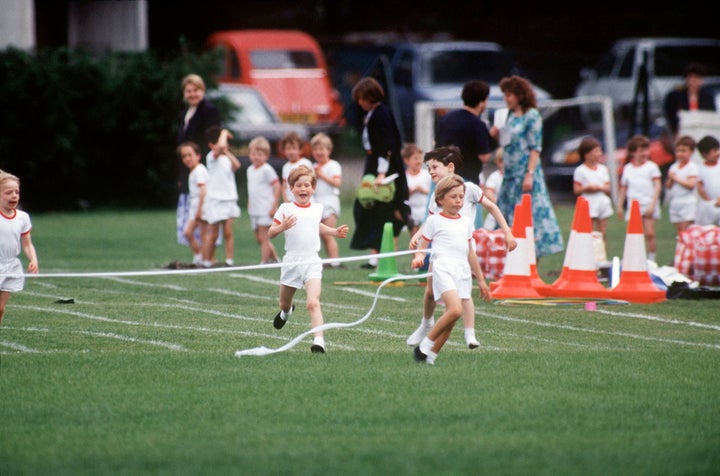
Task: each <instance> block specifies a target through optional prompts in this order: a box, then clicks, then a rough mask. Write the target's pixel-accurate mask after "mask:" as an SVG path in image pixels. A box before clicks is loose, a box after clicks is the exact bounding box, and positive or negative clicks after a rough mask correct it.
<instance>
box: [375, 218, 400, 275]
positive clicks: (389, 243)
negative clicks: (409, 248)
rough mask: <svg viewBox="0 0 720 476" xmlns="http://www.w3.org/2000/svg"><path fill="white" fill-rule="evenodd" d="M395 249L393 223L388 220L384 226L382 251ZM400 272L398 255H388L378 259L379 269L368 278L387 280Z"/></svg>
mask: <svg viewBox="0 0 720 476" xmlns="http://www.w3.org/2000/svg"><path fill="white" fill-rule="evenodd" d="M393 251H395V244H394V242H393V224H392V223H391V222H387V223H385V225H384V226H383V234H382V242H381V243H380V253H392V252H393ZM398 274H399V273H398V270H397V257H396V256H387V257H384V258H380V260H379V261H378V267H377V271H375V272H374V273H370V274H369V275H368V279H370V281H385V280H386V279H388V278H392V277H395V276H397V275H398Z"/></svg>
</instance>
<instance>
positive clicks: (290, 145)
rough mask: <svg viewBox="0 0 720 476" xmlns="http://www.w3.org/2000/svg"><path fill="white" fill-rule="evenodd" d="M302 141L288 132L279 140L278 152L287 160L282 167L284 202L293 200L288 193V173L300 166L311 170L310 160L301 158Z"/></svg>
mask: <svg viewBox="0 0 720 476" xmlns="http://www.w3.org/2000/svg"><path fill="white" fill-rule="evenodd" d="M302 149H303V140H302V138H301V137H300V135H299V134H298V133H297V132H288V133H287V134H285V136H284V137H283V138H282V139H281V140H280V150H282V153H283V155H284V156H285V158H286V159H287V162H285V163H284V164H283V166H282V196H283V200H284V201H286V202H292V201H293V200H294V199H295V198H294V197H293V194H292V192H291V191H290V182H288V177H290V172H292V171H293V170H295V169H296V168H297V167H299V166H301V165H305V166H307V167H310V168H312V167H313V165H312V162H311V161H310V159H308V158H306V157H303V156H302Z"/></svg>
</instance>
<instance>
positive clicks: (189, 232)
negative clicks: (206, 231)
mask: <svg viewBox="0 0 720 476" xmlns="http://www.w3.org/2000/svg"><path fill="white" fill-rule="evenodd" d="M196 228H197V222H196V221H195V220H194V219H192V218H191V219H189V220H188V221H187V223H186V224H185V229H184V230H183V235H184V236H185V239H186V240H188V243H189V244H190V249H191V250H192V252H193V254H194V255H197V254H199V253H202V249H201V243H198V240H196V239H195V229H196ZM200 240H202V235H200ZM201 242H202V241H201Z"/></svg>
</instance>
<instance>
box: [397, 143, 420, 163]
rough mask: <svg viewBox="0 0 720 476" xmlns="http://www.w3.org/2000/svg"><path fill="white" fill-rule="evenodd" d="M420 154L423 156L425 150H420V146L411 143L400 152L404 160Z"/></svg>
mask: <svg viewBox="0 0 720 476" xmlns="http://www.w3.org/2000/svg"><path fill="white" fill-rule="evenodd" d="M418 152H419V153H421V154H422V153H423V150H422V149H421V148H420V146H418V145H417V144H413V143H412V142H411V143H409V144H405V145H404V146H403V148H402V150H401V151H400V157H402V158H403V159H409V158H410V157H412V156H413V155H415V154H417V153H418Z"/></svg>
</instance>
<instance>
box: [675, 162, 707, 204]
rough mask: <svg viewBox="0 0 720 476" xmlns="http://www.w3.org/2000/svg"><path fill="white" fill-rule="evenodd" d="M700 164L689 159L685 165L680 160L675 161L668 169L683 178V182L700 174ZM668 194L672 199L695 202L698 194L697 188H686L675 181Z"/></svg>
mask: <svg viewBox="0 0 720 476" xmlns="http://www.w3.org/2000/svg"><path fill="white" fill-rule="evenodd" d="M698 172H699V171H698V166H697V165H696V164H695V162H693V161H691V160H688V161H687V162H686V163H685V164H684V165H682V166H681V165H680V163H678V162H674V163H673V164H672V165H671V166H670V169H668V174H671V173H675V176H676V177H677V178H678V179H680V180H682V181H683V182H684V181H686V180H687V179H689V178H690V177H697V176H698ZM667 194H668V195H667V196H668V200H670V201H675V200H677V201H680V202H683V203H685V202H688V203H691V202H694V201H695V200H696V197H697V195H696V194H695V188H694V187H693V188H690V189H688V188H685V187H683V186H682V185H680V184H677V183H673V184H672V186H671V187H670V188H669V189H667Z"/></svg>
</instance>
